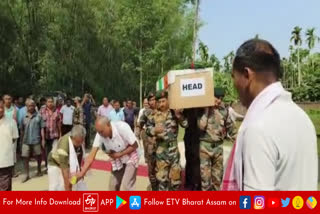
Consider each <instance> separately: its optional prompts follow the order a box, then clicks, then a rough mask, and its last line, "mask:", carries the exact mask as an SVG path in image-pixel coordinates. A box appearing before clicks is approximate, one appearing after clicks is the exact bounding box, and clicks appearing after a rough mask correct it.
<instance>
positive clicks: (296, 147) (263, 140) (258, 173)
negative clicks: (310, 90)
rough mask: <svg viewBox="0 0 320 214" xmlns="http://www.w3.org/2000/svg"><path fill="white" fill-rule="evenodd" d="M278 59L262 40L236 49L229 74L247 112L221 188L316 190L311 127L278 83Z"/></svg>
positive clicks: (316, 171) (307, 119)
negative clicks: (230, 73)
mask: <svg viewBox="0 0 320 214" xmlns="http://www.w3.org/2000/svg"><path fill="white" fill-rule="evenodd" d="M280 62H281V61H280V56H279V54H278V52H277V51H276V50H275V48H274V47H273V46H272V45H271V44H270V43H269V42H267V41H264V40H259V39H252V40H249V41H247V42H245V43H244V44H242V45H241V46H240V48H239V49H238V50H237V53H236V57H235V59H234V63H233V71H232V77H233V80H234V84H235V87H236V89H237V91H238V93H239V97H240V101H241V102H242V104H243V105H244V106H245V107H247V108H248V112H247V114H246V116H245V118H244V121H243V123H242V125H241V127H240V130H239V134H238V137H237V141H236V144H235V148H234V150H233V151H234V156H233V158H231V159H230V160H232V159H233V160H234V161H231V162H229V163H228V167H227V169H226V173H225V177H224V181H223V187H222V190H257V191H260V190H282V191H283V190H317V181H318V158H317V138H316V132H315V128H314V125H313V124H312V122H311V120H310V119H309V117H308V116H307V114H306V113H305V112H304V111H303V110H302V109H300V108H299V107H298V106H297V105H296V104H295V103H294V102H293V101H292V99H291V94H290V93H289V92H287V91H285V90H284V89H283V87H282V85H281V83H280V82H279V79H280V78H281V74H282V73H281V67H280ZM232 154H233V152H232ZM230 166H231V167H230ZM230 169H231V170H230Z"/></svg>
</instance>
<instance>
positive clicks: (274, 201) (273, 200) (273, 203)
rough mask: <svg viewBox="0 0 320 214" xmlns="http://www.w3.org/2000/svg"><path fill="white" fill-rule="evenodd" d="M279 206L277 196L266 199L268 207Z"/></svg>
mask: <svg viewBox="0 0 320 214" xmlns="http://www.w3.org/2000/svg"><path fill="white" fill-rule="evenodd" d="M279 206H280V200H279V198H269V199H268V207H269V208H277V207H279Z"/></svg>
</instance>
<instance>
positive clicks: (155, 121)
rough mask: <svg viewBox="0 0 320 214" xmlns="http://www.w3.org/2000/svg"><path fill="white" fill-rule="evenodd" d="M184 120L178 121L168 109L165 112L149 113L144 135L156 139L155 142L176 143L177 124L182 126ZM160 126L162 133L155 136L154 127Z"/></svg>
mask: <svg viewBox="0 0 320 214" xmlns="http://www.w3.org/2000/svg"><path fill="white" fill-rule="evenodd" d="M184 122H185V120H178V118H177V117H176V116H175V114H174V112H173V111H172V110H170V109H168V111H166V112H161V111H158V110H155V111H153V112H152V113H151V115H150V119H149V120H148V121H147V123H146V126H147V129H146V133H147V135H148V136H150V137H156V139H157V141H162V142H163V141H164V142H173V141H177V137H178V131H179V124H180V125H184V124H183V123H184ZM156 126H162V127H163V128H164V131H163V132H162V133H159V134H156V133H155V127H156Z"/></svg>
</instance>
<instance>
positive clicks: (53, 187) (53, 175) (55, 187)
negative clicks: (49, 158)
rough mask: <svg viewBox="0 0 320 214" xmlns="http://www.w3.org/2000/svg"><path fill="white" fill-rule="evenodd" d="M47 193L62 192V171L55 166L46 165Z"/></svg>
mask: <svg viewBox="0 0 320 214" xmlns="http://www.w3.org/2000/svg"><path fill="white" fill-rule="evenodd" d="M48 178H49V191H64V190H65V188H64V181H63V176H62V171H61V169H60V168H59V167H57V166H50V165H48Z"/></svg>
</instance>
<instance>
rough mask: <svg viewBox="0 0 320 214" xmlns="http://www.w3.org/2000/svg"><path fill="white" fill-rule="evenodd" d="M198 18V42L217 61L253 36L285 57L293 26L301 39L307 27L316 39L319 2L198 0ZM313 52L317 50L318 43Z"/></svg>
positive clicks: (317, 0) (319, 44)
mask: <svg viewBox="0 0 320 214" xmlns="http://www.w3.org/2000/svg"><path fill="white" fill-rule="evenodd" d="M199 16H200V19H201V20H202V22H203V24H204V25H203V26H202V27H201V28H200V31H199V34H198V39H199V40H201V41H202V42H204V44H206V45H207V46H208V47H209V53H210V55H211V54H212V53H214V54H215V55H216V56H217V57H218V58H219V59H222V58H223V56H225V55H227V54H228V53H229V52H230V51H232V50H233V51H236V49H237V48H238V47H239V46H240V45H241V44H242V43H243V42H244V41H246V40H248V39H250V38H253V37H254V36H255V35H256V34H259V37H260V38H262V39H266V40H268V41H269V42H271V43H272V44H273V45H274V46H275V48H276V49H277V50H278V51H279V53H280V55H281V57H286V56H288V55H289V45H290V38H291V31H292V30H293V28H294V27H295V26H297V25H298V26H300V27H302V36H303V38H304V39H305V38H306V37H305V31H306V29H307V28H311V27H315V28H316V31H315V32H316V34H317V35H318V36H320V0H200V14H199ZM303 45H304V46H305V47H307V46H306V42H304V44H303ZM315 51H320V43H318V44H317V45H316V48H315Z"/></svg>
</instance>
